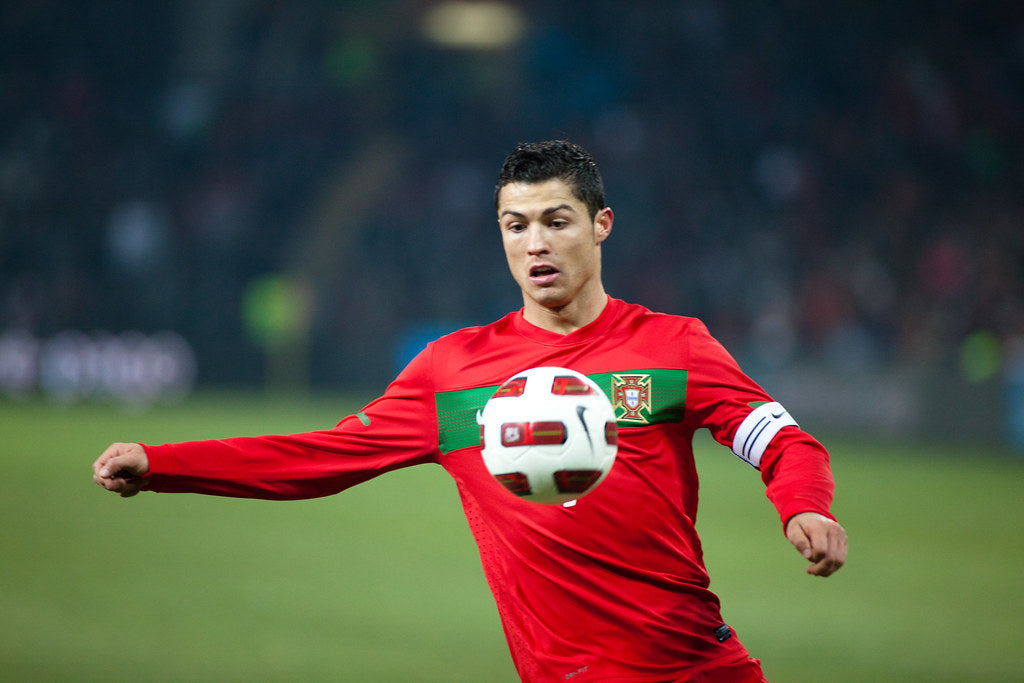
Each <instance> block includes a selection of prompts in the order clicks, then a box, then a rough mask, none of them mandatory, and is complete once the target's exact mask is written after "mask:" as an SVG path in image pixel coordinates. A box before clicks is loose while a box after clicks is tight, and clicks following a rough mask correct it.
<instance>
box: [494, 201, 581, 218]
mask: <svg viewBox="0 0 1024 683" xmlns="http://www.w3.org/2000/svg"><path fill="white" fill-rule="evenodd" d="M562 210H566V211H572V212H573V213H576V209H574V208H572V206H571V205H569V204H559V205H558V206H552V207H548V208H547V209H544V210H543V211H541V215H542V216H548V215H550V214H553V213H555V212H556V211H562ZM501 215H502V216H515V217H516V218H526V214H524V213H521V212H519V211H514V210H512V209H505V210H504V211H502V212H501Z"/></svg>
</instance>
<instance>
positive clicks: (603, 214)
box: [594, 206, 615, 244]
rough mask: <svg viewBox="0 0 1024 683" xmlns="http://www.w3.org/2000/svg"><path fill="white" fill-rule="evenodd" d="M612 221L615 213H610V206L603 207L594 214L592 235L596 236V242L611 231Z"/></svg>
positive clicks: (600, 240)
mask: <svg viewBox="0 0 1024 683" xmlns="http://www.w3.org/2000/svg"><path fill="white" fill-rule="evenodd" d="M614 222H615V214H614V213H612V209H611V207H610V206H606V207H604V208H603V209H601V210H600V211H598V212H597V215H595V216H594V237H595V238H597V243H598V244H600V243H601V242H604V241H605V240H606V239H608V235H609V234H611V231H612V223H614Z"/></svg>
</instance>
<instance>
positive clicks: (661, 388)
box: [434, 368, 686, 453]
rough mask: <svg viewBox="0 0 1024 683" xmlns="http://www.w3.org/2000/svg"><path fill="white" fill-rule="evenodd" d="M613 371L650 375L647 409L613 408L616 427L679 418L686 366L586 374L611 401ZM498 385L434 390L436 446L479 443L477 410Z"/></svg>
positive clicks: (447, 449) (445, 448)
mask: <svg viewBox="0 0 1024 683" xmlns="http://www.w3.org/2000/svg"><path fill="white" fill-rule="evenodd" d="M615 375H640V376H647V377H649V378H650V380H651V382H650V387H651V388H650V404H651V406H650V410H641V411H640V416H641V417H640V418H639V419H624V415H625V412H626V411H625V409H623V408H621V407H620V408H618V409H616V411H615V412H616V416H617V418H618V424H619V427H639V426H644V425H645V424H662V423H666V422H680V421H681V420H682V419H683V413H684V410H685V408H686V370H667V369H664V368H657V369H648V370H625V371H622V372H603V373H598V374H594V375H588V377H590V379H592V380H594V382H596V383H597V385H598V386H599V387H601V389H602V390H603V391H604V393H605V395H607V396H608V400H610V401H611V402H612V405H615V398H614V380H613V377H614V376H615ZM498 386H500V385H495V386H489V387H476V388H474V389H461V390H458V391H440V392H437V393H435V394H434V403H435V405H436V407H437V431H438V447H439V448H440V450H441V452H442V453H450V452H451V451H454V450H458V449H460V448H469V447H471V446H479V445H480V425H479V424H478V423H477V421H476V415H477V411H479V410H483V408H484V404H486V403H487V400H488V399H489V398H490V397H491V396H492V395H493V394H494V392H495V391H497V389H498Z"/></svg>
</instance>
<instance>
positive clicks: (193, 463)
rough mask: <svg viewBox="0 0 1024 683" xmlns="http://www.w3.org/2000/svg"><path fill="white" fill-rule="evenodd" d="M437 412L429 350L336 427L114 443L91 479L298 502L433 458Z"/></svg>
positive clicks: (134, 487)
mask: <svg viewBox="0 0 1024 683" xmlns="http://www.w3.org/2000/svg"><path fill="white" fill-rule="evenodd" d="M438 455H439V450H438V436H437V413H436V408H435V403H434V393H433V386H432V381H431V372H430V355H429V353H428V352H426V351H424V352H423V353H421V354H420V356H418V357H417V358H416V359H414V360H413V361H412V362H411V363H410V364H409V366H408V367H407V368H406V369H405V370H404V371H403V372H402V373H401V374H400V375H399V377H398V378H397V379H396V380H395V381H394V382H392V383H391V385H390V386H389V387H388V389H387V390H386V391H385V393H384V395H383V396H382V397H380V398H379V399H377V400H375V401H373V402H371V403H370V404H369V405H367V406H366V407H365V408H364V409H363V410H362V411H360V412H358V413H356V414H354V415H349V416H348V417H346V418H345V419H343V420H342V421H341V422H339V423H338V424H337V425H336V426H335V427H333V428H332V429H325V430H319V431H313V432H305V433H301V434H289V435H265V436H252V437H234V438H226V439H208V440H201V441H185V442H178V443H166V444H159V445H155V444H114V445H112V446H111V447H110V448H108V449H107V450H106V451H104V453H103V454H102V455H101V456H100V458H99V459H98V460H97V461H96V463H95V464H94V465H93V479H94V481H96V483H98V484H100V485H101V486H103V487H104V488H106V489H108V490H110V491H115V492H117V493H120V494H121V495H122V496H130V495H134V494H135V493H137V492H138V491H140V490H146V491H157V492H166V493H202V494H207V495H216V496H232V497H241V498H265V499H271V500H297V499H302V498H315V497H319V496H327V495H333V494H335V493H338V492H339V491H342V490H344V489H346V488H349V487H351V486H354V485H356V484H359V483H361V482H364V481H367V480H368V479H371V478H373V477H376V476H378V475H380V474H383V473H385V472H388V471H391V470H395V469H399V468H402V467H408V466H410V465H416V464H419V463H426V462H436V461H437V456H438Z"/></svg>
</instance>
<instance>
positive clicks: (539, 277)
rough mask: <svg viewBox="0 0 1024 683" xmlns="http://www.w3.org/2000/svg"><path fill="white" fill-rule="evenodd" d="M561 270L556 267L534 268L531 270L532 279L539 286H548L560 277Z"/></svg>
mask: <svg viewBox="0 0 1024 683" xmlns="http://www.w3.org/2000/svg"><path fill="white" fill-rule="evenodd" d="M558 273H559V270H558V269H557V268H555V267H554V266H533V267H532V268H530V279H531V280H532V281H533V282H536V283H537V284H546V283H548V282H551V281H552V280H554V279H555V278H556V277H558Z"/></svg>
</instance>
